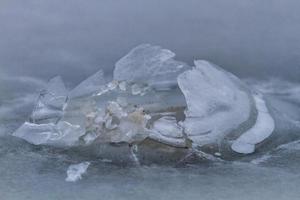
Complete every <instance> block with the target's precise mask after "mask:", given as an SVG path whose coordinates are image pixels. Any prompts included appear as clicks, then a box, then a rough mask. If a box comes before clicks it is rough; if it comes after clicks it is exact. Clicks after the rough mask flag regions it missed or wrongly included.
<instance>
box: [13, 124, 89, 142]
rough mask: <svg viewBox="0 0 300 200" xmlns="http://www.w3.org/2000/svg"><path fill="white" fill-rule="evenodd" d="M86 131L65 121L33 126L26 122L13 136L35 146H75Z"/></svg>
mask: <svg viewBox="0 0 300 200" xmlns="http://www.w3.org/2000/svg"><path fill="white" fill-rule="evenodd" d="M83 134H84V130H82V129H81V128H80V126H77V125H72V124H70V123H68V122H65V121H60V122H58V124H53V123H49V124H33V123H29V122H25V123H24V124H23V125H22V126H21V127H20V128H19V129H17V130H16V131H15V132H14V133H13V136H16V137H19V138H22V139H24V140H26V141H27V142H29V143H32V144H35V145H41V144H44V145H52V146H62V147H64V146H73V145H75V144H76V143H77V142H78V139H79V137H80V136H82V135H83Z"/></svg>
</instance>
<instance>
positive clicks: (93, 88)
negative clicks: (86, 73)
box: [69, 70, 106, 98]
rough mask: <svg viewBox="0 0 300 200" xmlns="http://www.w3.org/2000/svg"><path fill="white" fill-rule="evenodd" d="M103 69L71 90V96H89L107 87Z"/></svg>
mask: <svg viewBox="0 0 300 200" xmlns="http://www.w3.org/2000/svg"><path fill="white" fill-rule="evenodd" d="M105 84H106V81H105V79H104V75H103V71H102V70H99V71H98V72H96V73H95V74H93V75H92V76H90V77H89V78H87V79H86V80H84V81H82V82H81V83H80V84H79V85H78V86H76V87H75V88H74V89H73V90H71V91H70V94H69V96H70V98H77V97H82V96H88V95H91V94H93V93H97V92H99V91H101V90H102V89H103V88H104V87H105Z"/></svg>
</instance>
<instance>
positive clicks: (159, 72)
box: [114, 44, 189, 89]
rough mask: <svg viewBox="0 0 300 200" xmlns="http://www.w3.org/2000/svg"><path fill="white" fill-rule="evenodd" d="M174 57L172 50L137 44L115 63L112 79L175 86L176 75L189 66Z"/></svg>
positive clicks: (157, 86)
mask: <svg viewBox="0 0 300 200" xmlns="http://www.w3.org/2000/svg"><path fill="white" fill-rule="evenodd" d="M174 57H175V54H174V53H173V52H171V51H170V50H167V49H163V48H161V47H159V46H153V45H150V44H142V45H139V46H137V47H135V48H134V49H132V50H131V51H130V52H129V53H128V54H127V55H126V56H124V57H123V58H121V59H120V60H119V61H118V62H117V63H116V66H115V70H114V79H116V80H120V81H124V80H126V81H129V82H137V83H146V84H148V85H149V86H152V87H155V88H157V89H167V88H170V87H173V86H176V85H177V81H176V78H177V76H178V75H179V74H180V73H182V72H183V71H185V70H186V69H188V68H189V67H188V66H187V65H186V64H185V63H183V62H179V61H176V60H174V59H173V58H174Z"/></svg>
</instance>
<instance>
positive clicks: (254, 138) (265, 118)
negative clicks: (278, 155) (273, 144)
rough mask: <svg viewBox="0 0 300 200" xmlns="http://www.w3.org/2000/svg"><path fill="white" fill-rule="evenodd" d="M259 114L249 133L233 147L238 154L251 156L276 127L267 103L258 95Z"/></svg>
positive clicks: (256, 98) (256, 102)
mask: <svg viewBox="0 0 300 200" xmlns="http://www.w3.org/2000/svg"><path fill="white" fill-rule="evenodd" d="M254 100H255V105H256V109H257V112H258V115H257V119H256V123H255V124H254V126H253V127H251V128H250V129H249V130H248V131H246V132H245V133H243V134H242V135H241V136H240V137H239V138H238V139H237V140H235V141H234V142H233V144H232V146H231V148H232V150H234V151H235V152H237V153H242V154H249V153H253V152H254V151H255V145H256V144H258V143H261V142H262V141H264V140H265V139H266V138H268V137H269V136H270V135H271V134H272V132H273V130H274V127H275V123H274V120H273V118H272V117H271V115H270V114H269V111H268V108H267V106H266V103H265V101H264V100H263V99H262V98H261V97H260V96H258V95H255V96H254Z"/></svg>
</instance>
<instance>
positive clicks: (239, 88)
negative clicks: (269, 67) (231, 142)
mask: <svg viewBox="0 0 300 200" xmlns="http://www.w3.org/2000/svg"><path fill="white" fill-rule="evenodd" d="M178 84H179V87H180V89H181V91H182V92H183V94H184V96H185V99H186V102H187V110H186V111H185V115H186V119H185V120H184V122H183V127H184V130H185V133H186V135H187V137H188V138H190V139H191V140H192V141H193V142H194V143H195V144H197V145H199V146H202V145H206V144H211V143H215V142H217V141H218V140H221V139H222V138H223V137H224V136H225V135H226V134H228V133H230V132H231V131H233V130H235V129H237V128H238V127H239V126H240V125H241V124H243V123H244V122H245V121H247V120H248V119H249V117H250V111H251V95H250V93H249V91H247V89H246V88H245V87H244V85H243V83H242V82H241V81H240V80H239V79H238V78H237V77H235V76H234V75H233V74H231V73H229V72H226V71H224V70H223V69H221V68H219V67H218V66H216V65H214V64H212V63H209V62H207V61H203V60H197V61H195V68H193V69H192V70H188V71H186V72H184V73H182V74H180V75H179V76H178Z"/></svg>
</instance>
